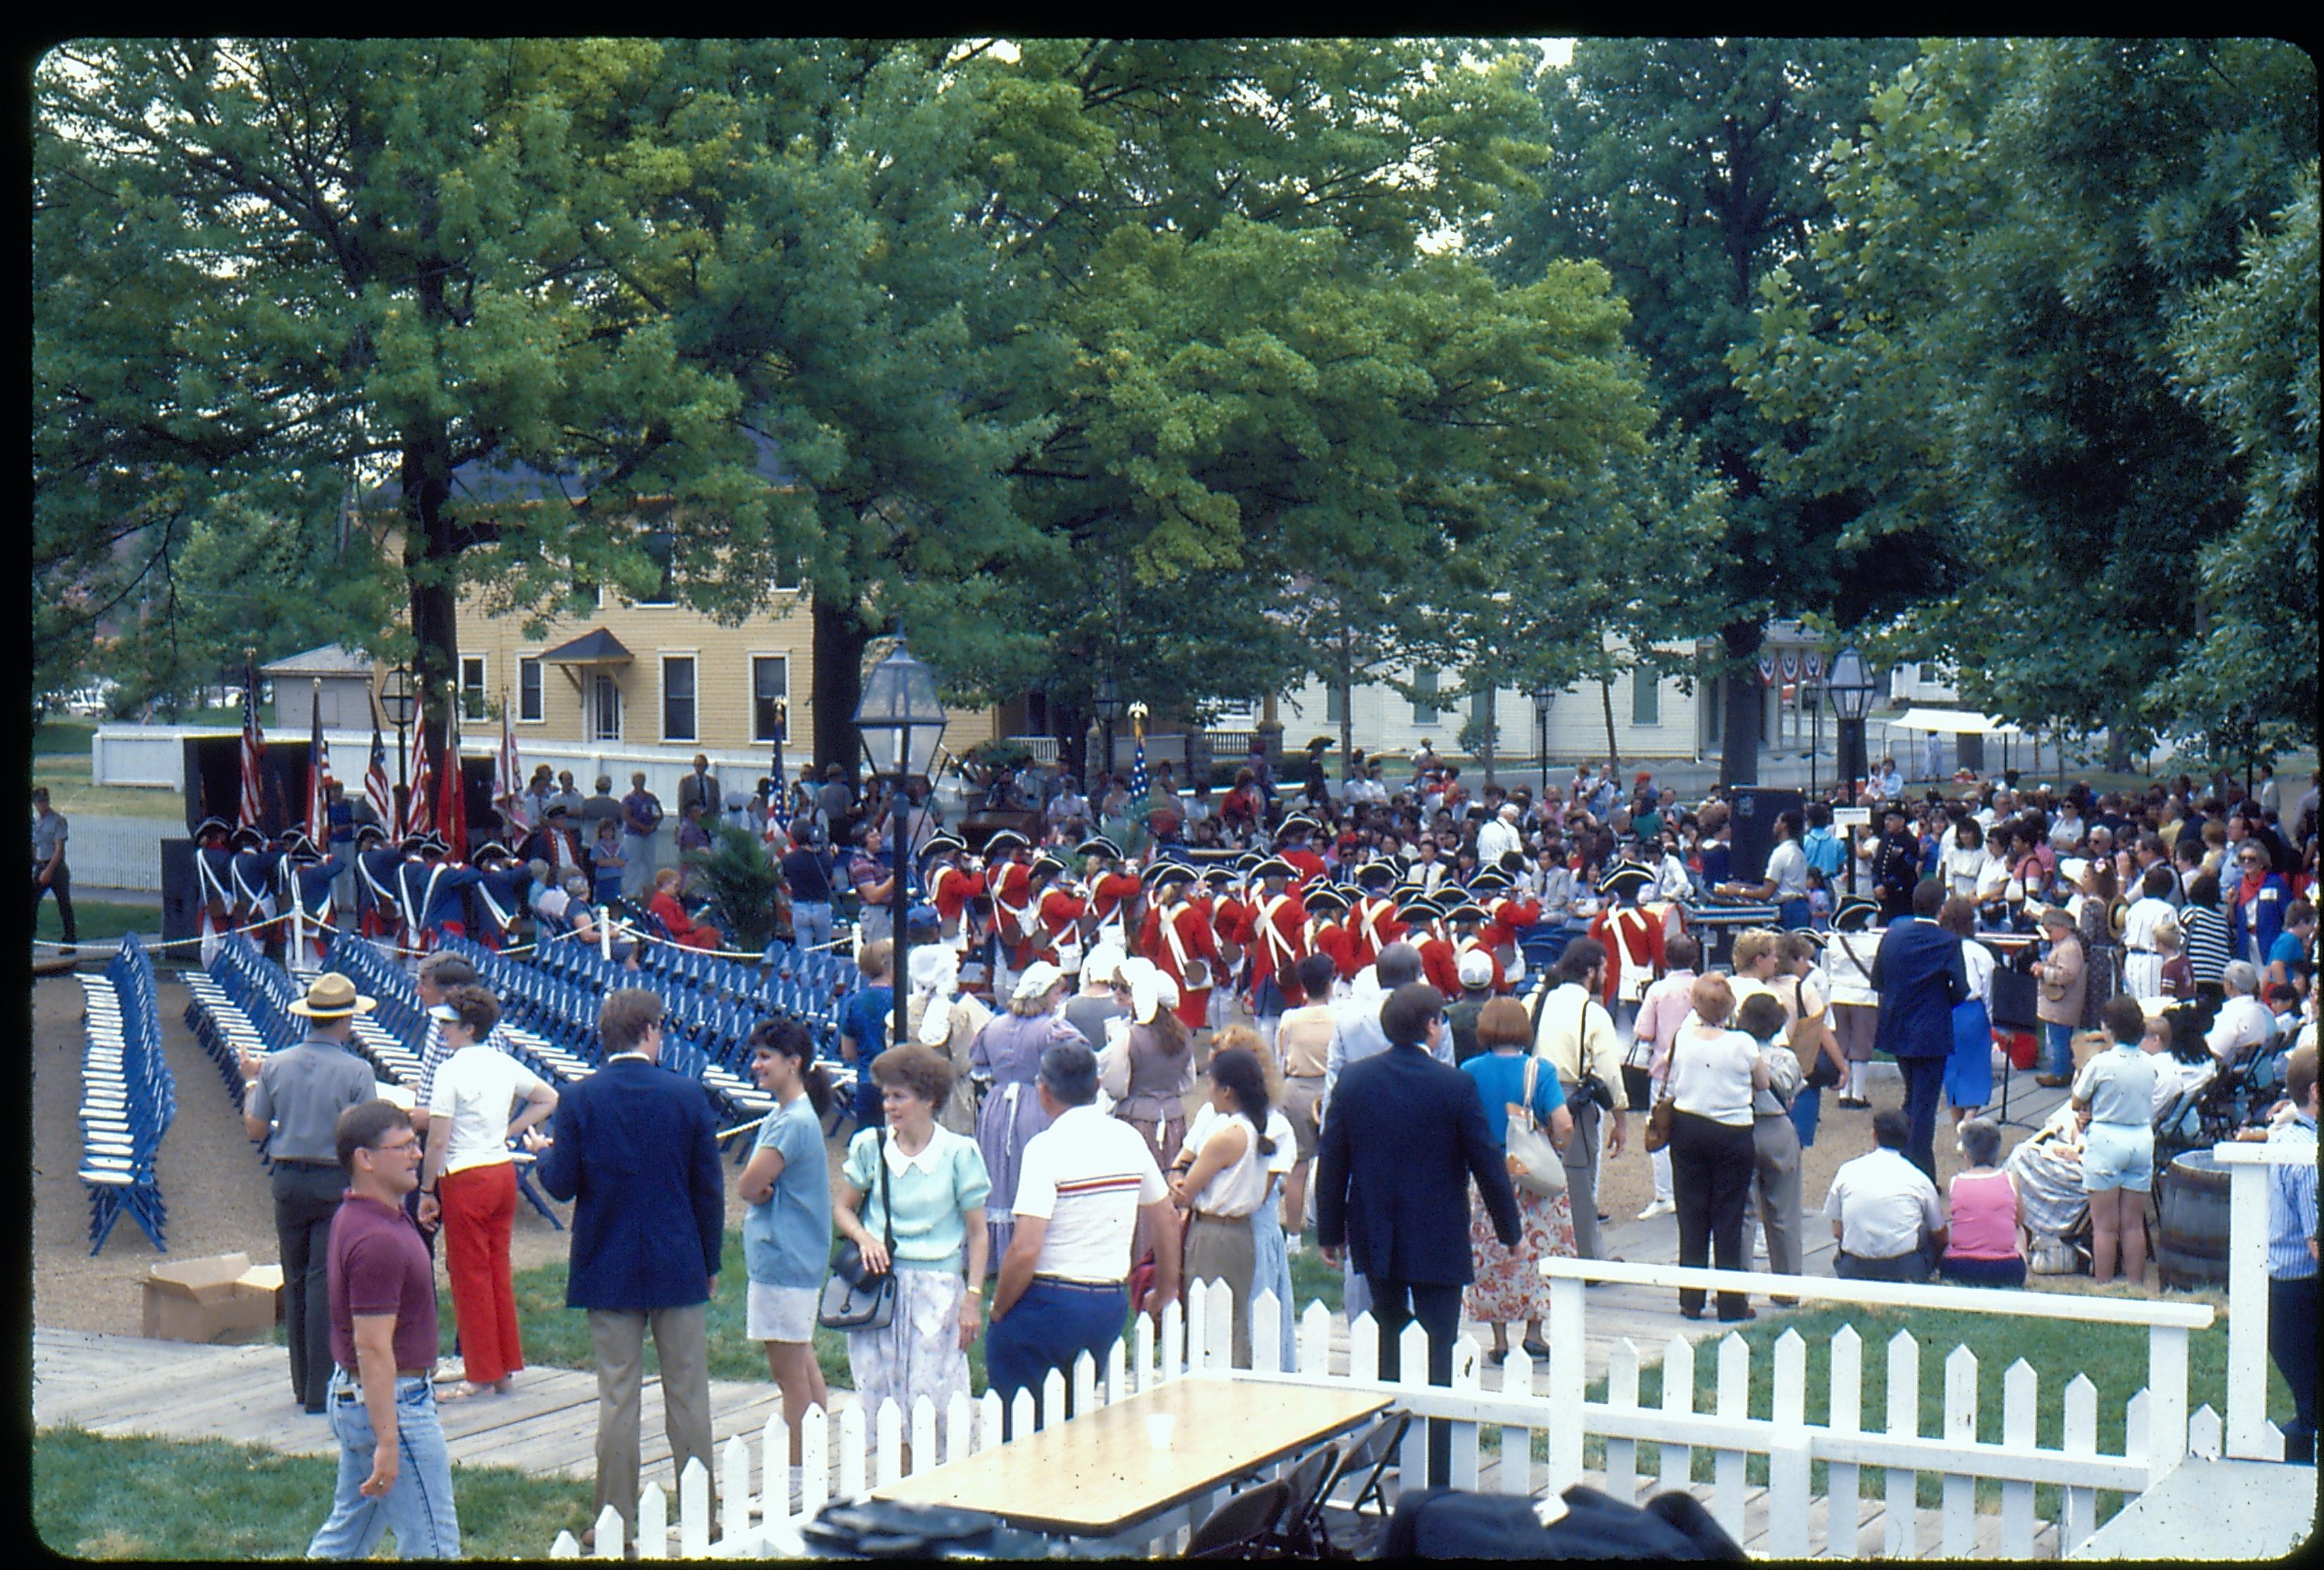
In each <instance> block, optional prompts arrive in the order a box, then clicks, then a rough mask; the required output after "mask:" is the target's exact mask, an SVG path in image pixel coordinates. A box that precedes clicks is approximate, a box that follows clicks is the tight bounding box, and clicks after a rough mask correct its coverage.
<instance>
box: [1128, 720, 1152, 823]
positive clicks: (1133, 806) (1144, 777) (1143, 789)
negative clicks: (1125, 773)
mask: <svg viewBox="0 0 2324 1570" xmlns="http://www.w3.org/2000/svg"><path fill="white" fill-rule="evenodd" d="M1153 794H1154V781H1153V780H1152V779H1151V778H1150V777H1149V776H1148V774H1147V772H1146V736H1145V734H1144V733H1143V732H1140V733H1139V737H1138V750H1137V751H1136V752H1134V753H1131V754H1130V810H1131V811H1132V812H1136V811H1137V810H1139V808H1141V807H1143V806H1145V804H1146V799H1147V798H1148V797H1149V796H1151V795H1153Z"/></svg>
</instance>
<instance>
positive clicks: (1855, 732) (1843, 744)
mask: <svg viewBox="0 0 2324 1570" xmlns="http://www.w3.org/2000/svg"><path fill="white" fill-rule="evenodd" d="M1824 690H1825V691H1826V692H1829V693H1830V694H1831V711H1832V713H1833V714H1834V715H1835V716H1838V717H1839V720H1840V771H1841V773H1843V774H1844V775H1846V776H1847V779H1848V804H1849V806H1850V807H1854V806H1856V805H1857V804H1858V780H1861V779H1862V778H1863V772H1864V716H1866V715H1867V714H1869V713H1871V712H1872V672H1871V670H1870V669H1869V668H1868V667H1867V666H1866V665H1865V663H1864V656H1863V655H1861V654H1859V653H1858V652H1857V650H1856V645H1855V644H1853V643H1850V644H1849V646H1848V647H1847V648H1845V649H1842V650H1841V651H1840V652H1839V653H1838V654H1837V655H1835V656H1834V657H1833V659H1832V662H1831V671H1830V672H1829V673H1828V674H1827V675H1826V676H1825V678H1824ZM1848 891H1849V893H1851V894H1853V893H1855V892H1856V845H1855V842H1854V841H1853V840H1850V841H1849V847H1848Z"/></svg>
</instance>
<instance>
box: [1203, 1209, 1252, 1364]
mask: <svg viewBox="0 0 2324 1570" xmlns="http://www.w3.org/2000/svg"><path fill="white" fill-rule="evenodd" d="M1261 1203H1264V1201H1262V1202H1261ZM1258 1273H1259V1244H1258V1242H1257V1240H1256V1239H1254V1238H1253V1237H1252V1236H1251V1234H1250V1219H1249V1218H1248V1217H1243V1218H1240V1219H1238V1220H1234V1221H1214V1220H1213V1219H1212V1218H1211V1217H1209V1216H1206V1215H1197V1216H1194V1217H1192V1218H1190V1219H1189V1221H1188V1222H1187V1224H1186V1272H1185V1278H1186V1279H1187V1280H1189V1281H1219V1282H1222V1283H1224V1284H1225V1285H1226V1286H1228V1287H1229V1288H1232V1289H1233V1291H1234V1303H1235V1307H1234V1345H1233V1348H1232V1361H1233V1363H1234V1366H1235V1367H1237V1368H1249V1367H1250V1285H1251V1279H1252V1278H1253V1277H1254V1276H1256V1275H1257V1274H1258Z"/></svg>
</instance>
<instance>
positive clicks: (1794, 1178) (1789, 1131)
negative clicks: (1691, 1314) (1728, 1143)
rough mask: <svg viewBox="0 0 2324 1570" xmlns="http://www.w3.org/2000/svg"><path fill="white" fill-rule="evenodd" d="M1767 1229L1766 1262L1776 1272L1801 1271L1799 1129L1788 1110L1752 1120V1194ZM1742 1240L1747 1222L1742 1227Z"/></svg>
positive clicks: (1746, 1234) (1748, 1232)
mask: <svg viewBox="0 0 2324 1570" xmlns="http://www.w3.org/2000/svg"><path fill="white" fill-rule="evenodd" d="M1747 1209H1748V1210H1749V1211H1756V1212H1757V1219H1758V1223H1759V1224H1760V1225H1761V1226H1763V1227H1765V1228H1766V1233H1767V1268H1768V1269H1769V1270H1773V1271H1775V1273H1776V1274H1777V1275H1780V1276H1796V1275H1799V1274H1800V1273H1801V1270H1802V1268H1803V1258H1804V1251H1803V1246H1802V1241H1801V1237H1800V1229H1801V1220H1800V1131H1799V1130H1798V1128H1797V1127H1795V1126H1794V1124H1793V1122H1792V1120H1791V1115H1790V1114H1789V1113H1774V1114H1773V1115H1761V1116H1759V1117H1756V1118H1753V1119H1752V1120H1751V1198H1750V1204H1749V1205H1748V1207H1747ZM1743 1237H1744V1241H1745V1242H1749V1241H1750V1237H1751V1228H1750V1225H1749V1224H1748V1221H1747V1222H1746V1224H1745V1225H1744V1228H1743Z"/></svg>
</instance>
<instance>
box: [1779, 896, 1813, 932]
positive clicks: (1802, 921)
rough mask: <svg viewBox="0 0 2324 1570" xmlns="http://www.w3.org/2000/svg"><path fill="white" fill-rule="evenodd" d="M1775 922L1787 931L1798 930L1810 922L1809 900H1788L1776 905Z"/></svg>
mask: <svg viewBox="0 0 2324 1570" xmlns="http://www.w3.org/2000/svg"><path fill="white" fill-rule="evenodd" d="M1775 924H1776V925H1777V926H1778V927H1780V928H1783V929H1784V931H1786V932H1797V931H1799V930H1800V929H1801V928H1803V927H1805V926H1806V925H1807V924H1808V902H1807V901H1806V900H1784V902H1783V903H1782V904H1780V905H1778V906H1776V907H1775Z"/></svg>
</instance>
